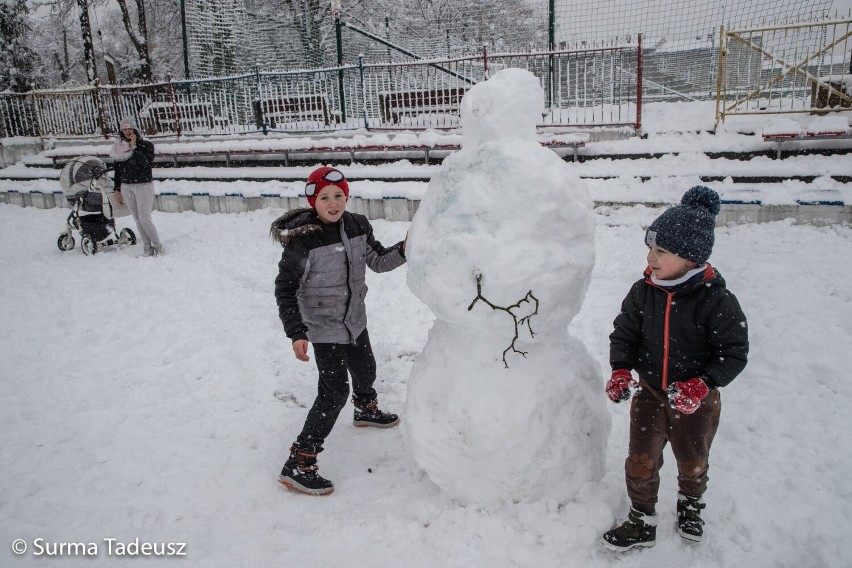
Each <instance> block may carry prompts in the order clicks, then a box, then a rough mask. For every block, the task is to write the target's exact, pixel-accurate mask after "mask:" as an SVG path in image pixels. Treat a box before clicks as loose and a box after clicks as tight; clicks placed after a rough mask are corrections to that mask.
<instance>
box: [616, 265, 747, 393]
mask: <svg viewBox="0 0 852 568" xmlns="http://www.w3.org/2000/svg"><path fill="white" fill-rule="evenodd" d="M613 323H614V325H615V330H614V331H613V332H612V334H610V336H609V339H610V354H609V360H610V365H611V366H612V368H613V370H615V369H628V370H635V371H636V372H637V374H638V375H639V377H640V378H642V379H644V380H645V381H646V382H647V383H648V384H650V385H651V386H653V387H655V388H657V389H660V390H662V391H665V390H666V387H667V386H668V385H670V384H671V383H674V382H678V381H686V380H689V379H691V378H693V377H700V378H701V379H702V380H704V382H705V383H707V386H708V387H710V388H718V387H723V386H725V385H727V384H728V383H730V382H731V381H733V380H734V378H735V377H736V376H737V375H738V374H739V373H740V372H741V371H742V370H743V369H744V368H745V366H746V362H747V360H748V349H749V344H748V324H747V322H746V317H745V314H743V311H742V309H741V308H740V304H739V302H737V299H736V297H735V296H734V295H733V294H732V293H731V292H730V291H728V290H727V289H726V288H725V280H724V279H723V278H722V276H721V275H720V274H719V273H718V272H717V271H716V269H714V268H713V267H712V266H710V265H709V264H708V265H707V269H706V270H705V271H704V273H703V274H702V275H701V278H699V279H698V281H690V282H687V283H684V284H683V285H681V286H679V287H677V288H674V289H670V290H666V289H664V288H660V287H658V286H656V285H654V284H653V283H652V282H651V276H650V271H648V270H646V272H645V278H643V279H642V280H639V281H637V282H636V283H635V284H633V286H632V288H631V289H630V292H629V293H628V294H627V297H626V298H625V299H624V302H623V303H622V305H621V313H620V314H619V315H618V316H617V317H616V318H615V321H614V322H613Z"/></svg>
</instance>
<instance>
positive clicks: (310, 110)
mask: <svg viewBox="0 0 852 568" xmlns="http://www.w3.org/2000/svg"><path fill="white" fill-rule="evenodd" d="M252 102H253V106H254V117H255V122H256V124H257V127H258V128H263V121H264V119H265V120H266V126H267V127H269V128H275V127H276V125H278V124H280V123H285V122H302V121H306V120H313V121H317V122H322V123H323V124H325V125H326V126H328V125H330V124H331V112H330V111H329V105H328V97H326V96H325V95H320V94H314V95H296V96H291V97H277V98H273V99H260V100H258V99H255V100H254V101H252ZM261 110H262V111H263V112H262V114H261Z"/></svg>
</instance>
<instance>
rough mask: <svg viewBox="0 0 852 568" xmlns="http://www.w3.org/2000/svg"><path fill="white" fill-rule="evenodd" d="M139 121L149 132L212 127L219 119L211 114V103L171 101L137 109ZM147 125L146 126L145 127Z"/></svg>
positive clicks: (154, 103)
mask: <svg viewBox="0 0 852 568" xmlns="http://www.w3.org/2000/svg"><path fill="white" fill-rule="evenodd" d="M139 121H140V122H141V123H142V124H143V125H144V126H143V128H144V129H145V130H146V132H148V133H149V134H151V133H155V132H165V131H169V132H177V130H178V122H180V129H181V130H182V131H184V130H195V129H208V130H210V129H212V128H213V126H214V123H216V122H221V119H218V118H217V117H214V116H213V105H212V104H211V103H206V102H198V103H173V102H168V101H164V102H153V103H150V104H149V105H147V106H145V107H143V108H142V110H140V111H139ZM146 127H147V128H146Z"/></svg>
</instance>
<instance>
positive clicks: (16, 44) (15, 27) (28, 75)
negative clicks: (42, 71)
mask: <svg viewBox="0 0 852 568" xmlns="http://www.w3.org/2000/svg"><path fill="white" fill-rule="evenodd" d="M28 15H29V9H28V8H27V3H26V1H25V0H3V1H0V91H6V90H10V91H15V92H19V93H23V92H26V91H29V90H30V89H31V88H32V85H33V84H34V83H35V84H40V83H41V81H39V79H38V76H37V74H36V69H37V67H38V63H39V57H38V55H37V54H36V53H35V52H34V51H33V50H32V48H31V47H30V38H31V36H32V32H31V29H30V25H29V22H28Z"/></svg>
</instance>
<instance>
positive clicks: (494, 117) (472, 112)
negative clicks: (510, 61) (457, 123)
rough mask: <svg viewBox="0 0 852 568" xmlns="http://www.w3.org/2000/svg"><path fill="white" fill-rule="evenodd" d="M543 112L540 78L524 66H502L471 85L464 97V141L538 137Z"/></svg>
mask: <svg viewBox="0 0 852 568" xmlns="http://www.w3.org/2000/svg"><path fill="white" fill-rule="evenodd" d="M543 111H544V91H543V90H542V88H541V84H540V83H539V80H538V78H536V76H535V75H533V74H532V73H530V72H529V71H526V70H524V69H503V70H501V71H498V72H497V73H495V74H494V76H492V77H491V78H490V79H488V80H487V81H483V82H482V83H478V84H476V85H474V86H473V87H471V89H470V90H469V91H468V92H467V93H466V94H465V96H464V98H463V99H462V103H461V125H462V139H463V143H464V145H465V146H473V145H477V144H482V143H484V142H488V141H490V140H500V139H504V138H512V139H515V140H517V139H521V140H535V139H536V124H537V123H538V122H539V121H541V117H542V112H543Z"/></svg>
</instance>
